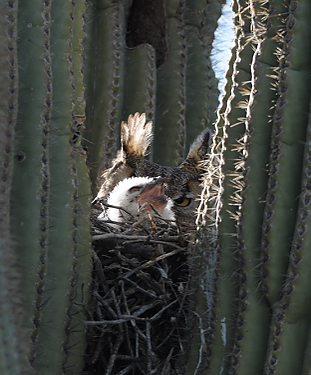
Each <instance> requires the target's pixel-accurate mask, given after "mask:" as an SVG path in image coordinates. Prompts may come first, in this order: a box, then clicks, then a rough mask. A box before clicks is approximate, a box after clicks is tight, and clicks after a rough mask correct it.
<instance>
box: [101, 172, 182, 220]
mask: <svg viewBox="0 0 311 375" xmlns="http://www.w3.org/2000/svg"><path fill="white" fill-rule="evenodd" d="M154 182H155V178H152V177H130V178H126V179H124V180H122V181H120V182H119V183H118V185H117V186H116V187H115V188H114V189H113V190H112V192H111V193H110V194H109V196H108V200H107V203H108V205H111V206H116V207H120V208H122V209H123V210H122V209H119V208H114V207H109V208H108V210H107V213H106V214H105V215H103V214H101V215H100V216H99V219H107V218H108V219H109V220H112V221H116V222H124V221H126V220H129V219H131V218H135V217H137V216H139V215H140V214H141V208H142V207H141V206H140V203H139V201H138V197H139V196H140V194H141V193H142V191H143V190H144V188H145V187H146V185H148V184H152V183H154ZM133 188H137V189H133ZM131 190H132V191H131ZM172 206H173V201H172V200H171V199H169V198H167V202H166V205H165V208H164V209H163V211H162V212H159V213H157V212H153V211H152V212H150V214H151V216H158V214H159V216H160V217H161V218H163V219H165V220H175V215H174V213H173V211H172ZM145 215H146V213H145V214H143V216H145Z"/></svg>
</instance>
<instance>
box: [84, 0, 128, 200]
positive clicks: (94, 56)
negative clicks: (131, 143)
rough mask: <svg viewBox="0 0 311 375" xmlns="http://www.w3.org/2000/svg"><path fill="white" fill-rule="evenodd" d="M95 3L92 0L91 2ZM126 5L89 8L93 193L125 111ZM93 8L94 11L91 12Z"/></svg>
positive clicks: (88, 137)
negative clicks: (90, 24)
mask: <svg viewBox="0 0 311 375" xmlns="http://www.w3.org/2000/svg"><path fill="white" fill-rule="evenodd" d="M91 4H92V3H91ZM124 7H125V5H124V4H123V3H122V2H116V1H114V0H101V1H98V2H96V3H95V2H94V4H93V5H91V6H90V7H89V11H90V14H89V16H88V21H89V22H92V21H93V23H94V25H93V27H89V28H88V30H89V33H90V34H89V35H88V36H87V37H88V38H89V39H91V41H88V42H87V49H86V54H87V55H88V60H86V64H87V65H88V66H87V73H88V75H87V80H86V85H87V91H86V102H87V107H86V116H87V123H86V129H87V130H86V131H85V132H84V138H85V142H84V145H85V147H87V148H88V150H89V152H88V165H89V168H90V177H91V181H92V184H93V186H92V191H93V195H94V194H95V193H96V190H97V186H96V183H97V176H98V174H99V171H100V168H101V167H107V166H108V165H109V160H111V159H112V158H113V157H114V156H115V153H116V150H117V140H119V138H120V137H119V134H120V131H119V128H120V122H121V120H124V119H123V118H122V113H123V97H124V88H123V83H124V68H125V67H124V64H125V9H124ZM92 10H93V12H92Z"/></svg>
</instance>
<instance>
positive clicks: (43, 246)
mask: <svg viewBox="0 0 311 375" xmlns="http://www.w3.org/2000/svg"><path fill="white" fill-rule="evenodd" d="M50 12H51V2H50V1H46V2H45V3H44V4H43V11H42V27H41V33H42V35H43V38H44V40H43V54H42V60H43V64H44V67H43V69H44V72H45V74H46V80H45V83H44V84H45V89H46V95H45V98H44V106H45V107H44V108H43V111H42V112H41V115H40V117H41V121H40V128H41V131H42V138H41V156H40V161H41V168H40V175H41V181H40V187H39V191H38V196H39V198H40V203H41V206H40V208H39V210H40V223H39V225H40V231H41V233H40V234H39V239H38V243H39V263H38V266H37V272H36V274H37V276H38V281H37V282H36V284H35V289H36V301H35V312H34V315H33V317H32V322H33V324H34V329H33V331H32V333H31V336H30V339H31V343H32V350H31V352H30V354H29V357H28V359H29V362H30V364H31V366H33V367H34V366H35V359H36V350H37V347H36V345H37V341H38V333H39V327H40V322H41V317H42V306H44V304H45V302H44V299H45V296H44V291H45V282H46V274H47V272H46V265H47V252H48V249H47V248H48V245H47V244H48V227H49V223H48V217H49V187H50V168H49V132H50V126H51V111H52V67H51V55H50V31H51V30H50V26H51V15H50Z"/></svg>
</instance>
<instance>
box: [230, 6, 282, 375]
mask: <svg viewBox="0 0 311 375" xmlns="http://www.w3.org/2000/svg"><path fill="white" fill-rule="evenodd" d="M250 10H251V21H252V34H253V37H252V43H253V45H254V49H255V51H254V55H253V61H252V65H251V73H252V78H251V94H250V97H249V100H248V107H247V118H246V122H245V124H246V134H245V136H244V137H243V143H242V145H243V144H244V147H245V148H244V153H243V156H242V157H241V161H242V160H243V157H244V162H243V163H242V165H240V173H241V176H243V183H244V186H243V189H242V191H241V193H240V195H241V198H242V203H241V206H240V208H239V211H240V214H239V219H238V223H237V225H238V249H239V264H240V266H239V272H238V273H239V285H240V292H239V304H238V310H239V313H238V321H237V324H236V331H235V343H234V349H233V351H232V355H231V368H232V369H234V371H236V372H237V373H239V374H247V373H248V371H249V368H252V372H253V373H254V374H262V371H263V366H264V361H265V356H266V350H267V342H268V336H269V325H270V309H269V305H268V303H267V301H266V300H265V299H264V298H262V294H261V291H260V288H258V282H259V278H258V275H257V274H256V272H254V270H256V269H258V267H259V258H260V245H261V232H262V228H261V225H262V220H263V213H264V201H265V193H266V186H267V181H268V173H267V164H268V162H269V147H270V136H271V127H272V124H271V121H270V118H271V116H272V114H273V111H272V106H271V103H273V102H275V100H276V91H275V90H272V88H273V87H272V84H273V83H274V80H273V77H272V68H273V67H275V66H276V65H277V61H276V57H275V55H274V53H273V52H274V51H275V49H276V48H277V47H278V43H277V41H276V40H275V39H274V36H275V33H276V32H277V31H278V30H279V29H280V27H281V26H282V16H280V15H281V14H283V13H284V12H285V11H286V8H285V6H284V2H283V1H282V0H281V1H279V2H273V3H269V9H266V8H265V4H263V5H262V4H261V3H260V2H257V3H252V4H250ZM261 17H262V18H263V20H262V19H261ZM244 142H245V143H244ZM242 149H243V147H242ZM242 353H243V355H241V354H242Z"/></svg>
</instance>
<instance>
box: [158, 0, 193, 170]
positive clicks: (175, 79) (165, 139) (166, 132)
mask: <svg viewBox="0 0 311 375" xmlns="http://www.w3.org/2000/svg"><path fill="white" fill-rule="evenodd" d="M183 7H184V5H183V4H181V3H179V2H178V1H175V0H169V1H167V2H166V14H167V41H168V49H169V53H168V56H167V60H166V61H165V63H164V65H163V66H162V67H161V69H160V70H159V71H158V74H157V91H156V96H157V102H156V116H155V122H156V127H155V134H154V161H155V162H157V163H159V164H162V165H177V164H179V163H181V161H182V160H183V158H184V154H185V147H184V139H185V93H184V88H185V73H186V45H185V36H184V20H183V14H182V10H183ZM171 140H175V144H174V146H175V147H172V144H171Z"/></svg>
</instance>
